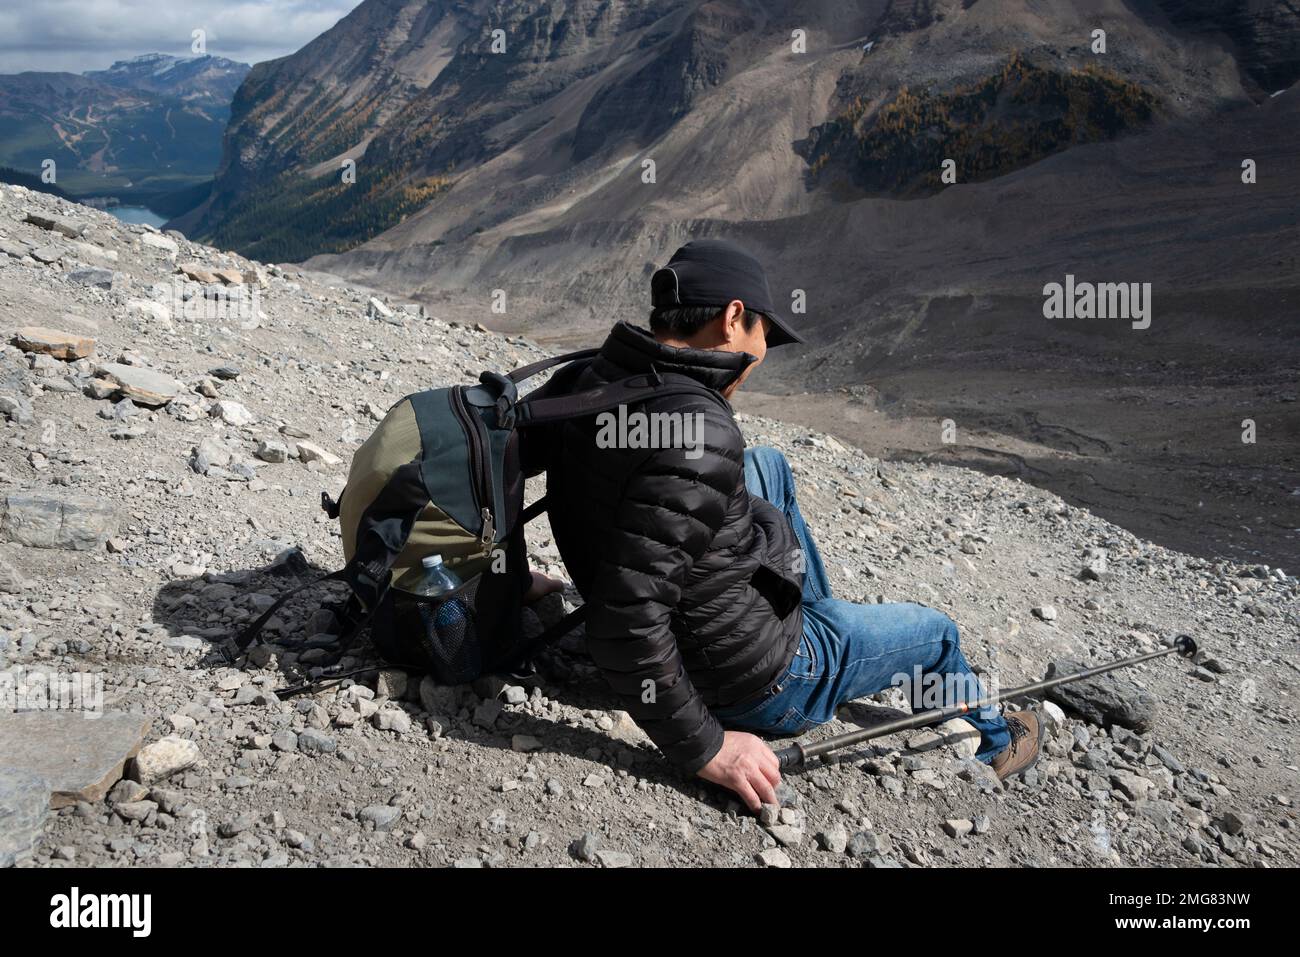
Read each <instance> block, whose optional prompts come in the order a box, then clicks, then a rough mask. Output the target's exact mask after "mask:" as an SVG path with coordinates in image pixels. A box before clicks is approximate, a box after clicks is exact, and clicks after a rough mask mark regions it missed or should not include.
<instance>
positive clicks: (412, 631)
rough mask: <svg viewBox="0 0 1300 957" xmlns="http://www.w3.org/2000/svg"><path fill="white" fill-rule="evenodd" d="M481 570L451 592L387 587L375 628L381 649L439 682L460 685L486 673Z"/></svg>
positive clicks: (375, 639)
mask: <svg viewBox="0 0 1300 957" xmlns="http://www.w3.org/2000/svg"><path fill="white" fill-rule="evenodd" d="M482 580H483V576H482V575H477V576H475V577H474V578H471V579H470V580H469V581H468V582H466V583H465V584H463V585H461V586H460V587H459V588H457V589H456V590H455V591H453V592H449V593H448V594H446V595H440V596H439V597H437V598H424V597H422V596H419V595H413V594H411V593H410V592H405V591H400V590H398V589H396V588H394V589H392V590H391V591H390V592H389V595H388V599H387V600H386V601H385V602H384V603H383V607H381V609H380V613H379V614H377V615H376V617H375V622H374V625H373V628H372V635H373V640H374V642H375V644H376V646H377V647H378V648H379V651H380V653H381V654H382V655H383V656H384V657H385V658H387V659H388V660H389V661H392V662H394V663H396V664H404V665H408V666H415V667H418V668H420V669H422V670H424V671H427V672H428V673H429V674H431V675H433V677H434V680H436V681H437V682H438V683H439V684H447V685H458V684H465V683H466V682H469V681H473V680H474V679H475V678H477V677H479V675H481V674H482V673H483V660H482V645H481V643H480V640H479V621H478V619H479V615H478V610H477V596H478V589H479V584H480V583H481V582H482Z"/></svg>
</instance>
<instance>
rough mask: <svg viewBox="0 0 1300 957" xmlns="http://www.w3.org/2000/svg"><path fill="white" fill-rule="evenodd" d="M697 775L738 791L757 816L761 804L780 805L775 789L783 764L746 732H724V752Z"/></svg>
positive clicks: (770, 750) (758, 740) (719, 753)
mask: <svg viewBox="0 0 1300 957" xmlns="http://www.w3.org/2000/svg"><path fill="white" fill-rule="evenodd" d="M697 773H698V775H699V776H700V777H702V778H704V780H706V781H711V782H713V783H714V784H721V785H722V786H723V787H724V788H730V789H731V790H733V791H735V792H736V793H737V794H738V795H740V799H741V800H742V801H744V802H745V804H746V806H747V807H748V808H749V809H750V810H751V811H753V812H754V813H755V814H757V813H758V809H759V806H760V805H763V804H778V803H780V802H778V801H777V799H776V786H777V785H778V784H780V783H781V762H779V761H778V760H777V758H776V754H775V753H774V752H773V751H772V749H771V748H769V747H768V746H767V745H766V744H764V743H763V742H762V740H761V739H759V738H757V737H755V736H754V735H752V734H747V733H745V732H744V731H724V732H723V734H722V750H721V751H719V752H718V753H717V754H715V755H714V756H713V760H712V761H710V762H709V763H708V764H706V765H705V766H704V767H702V768H700V770H699V771H698V772H697Z"/></svg>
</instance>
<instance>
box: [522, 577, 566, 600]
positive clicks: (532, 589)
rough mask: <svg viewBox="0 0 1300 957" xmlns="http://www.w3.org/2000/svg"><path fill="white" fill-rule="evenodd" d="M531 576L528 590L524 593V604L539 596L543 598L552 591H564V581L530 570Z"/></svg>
mask: <svg viewBox="0 0 1300 957" xmlns="http://www.w3.org/2000/svg"><path fill="white" fill-rule="evenodd" d="M530 574H531V575H532V576H533V580H532V582H531V583H530V584H529V586H528V591H526V592H525V593H524V604H525V605H531V604H532V603H533V602H535V601H537V600H538V599H540V598H544V597H546V596H547V595H549V594H550V593H551V592H553V591H564V582H562V581H560V580H559V579H558V578H550V577H548V576H546V575H543V574H542V573H541V572H534V571H531V570H530Z"/></svg>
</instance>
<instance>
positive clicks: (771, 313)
mask: <svg viewBox="0 0 1300 957" xmlns="http://www.w3.org/2000/svg"><path fill="white" fill-rule="evenodd" d="M733 299H739V300H740V301H741V302H743V303H744V304H745V308H746V309H752V310H753V311H754V312H759V313H762V314H763V315H764V316H766V317H767V318H768V319H769V320H770V321H771V323H772V326H771V328H770V329H768V330H767V344H768V346H769V347H771V346H781V345H785V344H786V343H789V342H803V339H802V338H801V337H800V336H798V335H797V334H796V333H795V331H794V330H793V329H791V328H790V325H789V323H788V321H787V320H785V319H783V318H781V317H780V316H778V315H777V312H776V307H775V306H774V305H773V303H772V293H771V290H769V289H768V288H767V275H766V274H765V273H764V272H763V266H762V264H761V263H759V261H758V260H757V259H755V258H754V256H753V255H751V254H750V253H749V252H747V251H745V250H744V249H742V248H741V247H739V246H737V245H736V244H735V243H733V242H729V241H728V240H725V239H693V240H691V241H690V242H689V243H687V244H686V245H685V246H683V247H681V248H680V249H678V250H677V252H675V253H673V258H672V259H670V260H668V265H666V266H664V267H663V268H662V269H659V270H656V271H655V274H654V275H653V276H651V277H650V300H651V304H652V305H653V307H654V310H655V312H658V311H659V310H660V309H671V308H673V307H674V306H717V307H718V308H719V309H721V308H722V307H723V306H725V305H726V304H727V303H729V302H731V301H732V300H733Z"/></svg>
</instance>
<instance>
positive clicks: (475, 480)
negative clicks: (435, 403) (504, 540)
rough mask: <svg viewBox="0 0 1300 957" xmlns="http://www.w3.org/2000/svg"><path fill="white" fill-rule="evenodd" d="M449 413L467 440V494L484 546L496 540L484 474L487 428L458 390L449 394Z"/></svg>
mask: <svg viewBox="0 0 1300 957" xmlns="http://www.w3.org/2000/svg"><path fill="white" fill-rule="evenodd" d="M451 396H452V402H451V407H452V411H453V412H455V413H456V417H457V418H458V419H460V422H461V425H462V426H463V427H464V428H465V433H466V435H467V437H468V438H469V470H470V480H471V481H470V491H471V492H472V493H473V496H474V504H475V505H476V506H478V509H479V518H480V519H481V520H482V522H483V525H482V528H481V529H480V531H479V541H480V542H481V543H482V544H484V545H489V544H491V543H492V541H493V539H495V538H496V527H495V525H496V523H495V522H494V521H493V518H492V506H491V502H492V483H491V479H490V478H489V477H488V472H487V461H488V457H487V444H488V438H487V426H485V425H484V424H483V420H482V419H481V418H480V417H479V416H478V415H477V414H476V413H475V412H473V411H472V410H471V409H470V408H469V404H468V403H467V402H466V401H465V396H464V394H463V393H462V392H461V390H460V389H459V388H454V389H452V390H451Z"/></svg>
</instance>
